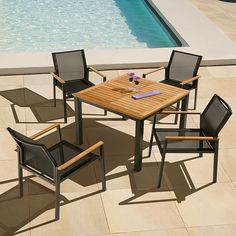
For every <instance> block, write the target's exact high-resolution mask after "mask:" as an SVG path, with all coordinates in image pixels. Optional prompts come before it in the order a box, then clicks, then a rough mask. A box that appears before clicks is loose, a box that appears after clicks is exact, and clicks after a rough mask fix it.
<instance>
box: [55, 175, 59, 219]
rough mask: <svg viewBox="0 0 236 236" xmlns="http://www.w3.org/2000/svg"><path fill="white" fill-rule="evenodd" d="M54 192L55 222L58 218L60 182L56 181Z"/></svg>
mask: <svg viewBox="0 0 236 236" xmlns="http://www.w3.org/2000/svg"><path fill="white" fill-rule="evenodd" d="M55 187H56V191H55V220H59V218H60V181H59V178H57V179H56V185H55Z"/></svg>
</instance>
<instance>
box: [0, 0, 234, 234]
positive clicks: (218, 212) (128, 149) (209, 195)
mask: <svg viewBox="0 0 236 236" xmlns="http://www.w3.org/2000/svg"><path fill="white" fill-rule="evenodd" d="M193 3H194V4H196V6H197V7H199V9H201V10H202V11H203V12H205V13H206V14H207V15H208V16H209V17H211V18H212V19H213V20H214V21H215V22H216V23H217V24H219V26H220V27H221V28H222V30H224V31H225V33H226V34H228V35H229V36H230V37H231V38H232V40H234V41H235V42H236V30H235V29H236V27H235V22H236V21H235V14H234V13H235V12H236V11H235V10H236V3H235V4H233V3H229V2H224V1H214V0H208V1H203V0H202V1H197V0H193ZM221 19H222V21H221ZM230 19H231V20H232V22H231V20H230ZM233 19H234V21H233ZM228 24H231V25H232V26H233V25H234V30H233V28H231V27H230V25H228ZM143 71H144V70H136V71H135V72H136V73H137V74H141V73H142V72H143ZM125 72H126V71H105V72H104V73H105V74H106V75H107V77H108V78H112V77H115V76H117V75H119V74H122V73H125ZM199 74H200V75H201V76H202V77H201V79H200V82H199V97H198V110H199V111H201V110H202V109H203V108H204V107H205V105H206V104H207V102H208V101H209V99H210V98H211V97H212V95H213V94H214V93H217V94H219V95H220V96H222V97H223V98H224V99H225V100H226V101H227V102H228V103H229V104H230V106H231V107H232V109H233V111H236V93H235V91H236V66H224V67H204V68H200V71H199ZM162 76H163V74H162V73H161V72H160V73H158V74H156V75H155V76H154V75H153V76H150V78H151V79H161V78H162ZM92 80H93V81H96V82H98V80H95V76H94V75H92ZM0 88H1V89H0V95H1V96H0V114H1V115H0V235H13V234H18V235H32V236H35V235H43V234H48V235H63V236H64V235H79V236H80V235H81V236H82V235H100V236H102V235H103V236H107V235H119V236H124V235H126V236H128V235H130V236H131V235H135V236H136V235H138V236H139V235H140V236H141V235H142V236H149V235H150V236H151V235H158V236H159V235H160V236H167V235H168V236H185V235H190V236H198V235H206V236H208V235H209V236H211V235H214V236H218V235H219V236H224V235H226V236H229V235H232V236H234V235H236V210H235V209H236V156H235V155H236V135H235V132H236V116H235V115H234V114H233V116H232V117H231V118H230V121H229V122H228V123H227V125H226V126H225V127H224V129H223V131H222V132H221V134H220V138H221V143H220V158H219V169H218V183H216V184H211V179H212V155H204V158H196V159H193V160H191V161H187V159H188V158H191V157H196V155H193V154H186V155H179V154H178V155H168V156H167V164H166V168H165V174H164V181H163V187H162V188H161V189H159V190H158V189H157V188H156V183H157V175H158V165H159V162H160V154H159V152H158V150H157V148H156V147H154V148H153V152H152V156H151V158H144V164H143V169H142V171H141V172H138V173H136V172H133V145H134V122H133V121H131V120H127V121H124V120H121V119H120V117H119V116H117V115H115V114H112V113H108V116H103V115H102V114H103V111H102V110H100V109H98V108H94V107H92V106H89V105H84V106H83V113H84V130H85V144H84V146H89V145H91V144H93V143H94V142H96V141H97V140H103V141H104V142H105V161H106V178H107V191H106V192H100V191H99V190H100V189H101V185H100V177H99V176H100V175H99V169H98V166H97V165H96V163H94V164H92V165H90V166H88V167H87V168H85V169H82V170H81V171H80V172H78V174H76V175H75V176H73V177H72V178H71V179H68V180H67V181H65V182H64V183H63V184H62V187H61V199H62V201H61V219H60V220H59V221H57V222H55V221H53V219H54V209H53V202H54V194H53V193H54V192H53V188H52V187H51V186H49V185H48V184H46V183H45V182H43V181H40V180H39V179H38V178H36V177H34V178H32V177H31V176H30V174H29V173H27V172H25V182H24V193H25V195H24V197H23V198H21V199H20V198H18V197H17V193H18V192H17V156H16V153H15V151H14V149H15V144H14V142H13V140H12V139H11V137H10V136H9V134H8V133H7V132H6V128H7V127H9V126H10V127H12V128H15V129H16V130H18V131H20V132H22V133H24V134H27V135H31V134H33V133H34V132H36V131H38V130H40V129H42V128H44V127H47V126H48V125H50V124H51V123H54V122H58V121H59V122H60V121H63V119H62V106H61V102H60V98H61V97H60V94H61V93H60V91H58V93H57V94H58V99H59V100H58V105H57V107H56V108H54V107H52V103H51V99H52V79H51V77H50V76H49V75H31V76H30V75H24V76H23V75H20V76H9V77H8V76H4V77H1V78H0ZM22 92H24V93H22ZM22 94H25V95H24V96H23V95H22ZM26 95H27V96H26ZM191 101H192V100H191ZM191 101H190V102H191ZM36 103H40V105H35V104H36ZM30 104H31V107H30V106H29V105H30ZM32 104H33V105H32ZM68 109H69V114H70V117H69V121H68V124H63V123H62V124H61V127H62V134H63V138H64V139H67V140H69V141H71V142H74V141H75V130H74V111H73V109H74V108H73V102H68ZM170 119H171V117H168V118H166V119H165V120H163V122H164V121H169V120H170ZM197 123H198V120H197V119H195V118H194V117H191V116H190V118H189V119H188V125H189V126H197ZM163 125H164V124H163ZM150 129H151V121H149V120H148V121H146V122H145V133H144V156H145V155H146V154H147V149H148V143H149V141H148V140H149V137H150ZM44 140H45V141H48V143H50V144H52V142H53V141H54V139H53V137H51V136H49V137H45V138H44ZM180 164H181V165H184V166H185V167H186V170H187V172H188V174H189V175H190V178H191V181H192V182H193V186H190V185H189V183H188V182H187V181H186V178H185V177H186V176H185V174H184V173H183V172H182V169H181V167H180ZM27 177H28V178H27Z"/></svg>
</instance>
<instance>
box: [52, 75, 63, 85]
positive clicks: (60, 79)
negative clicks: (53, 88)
mask: <svg viewBox="0 0 236 236" xmlns="http://www.w3.org/2000/svg"><path fill="white" fill-rule="evenodd" d="M50 74H51V75H52V77H53V78H55V79H56V80H58V81H59V82H60V83H61V84H64V83H65V81H64V80H63V79H62V78H61V77H59V76H58V75H56V74H55V73H53V72H51V73H50Z"/></svg>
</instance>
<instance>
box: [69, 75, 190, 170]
mask: <svg viewBox="0 0 236 236" xmlns="http://www.w3.org/2000/svg"><path fill="white" fill-rule="evenodd" d="M130 86H131V85H130V82H129V77H128V75H127V74H125V75H121V76H118V77H116V78H114V79H111V80H108V81H106V82H104V83H101V84H98V85H95V86H93V87H90V88H88V89H85V90H83V91H80V92H78V93H74V94H73V95H74V98H75V128H76V142H77V144H82V143H83V124H82V102H85V103H88V104H91V105H94V106H96V107H99V108H102V109H105V110H107V111H110V112H113V113H116V114H119V115H121V116H123V117H126V118H128V119H132V120H134V121H135V122H136V125H135V147H134V170H135V171H140V170H141V169H142V149H143V148H142V143H143V131H144V121H145V120H146V119H147V118H149V117H151V116H153V115H154V114H155V113H157V112H158V111H161V110H162V109H164V108H166V107H168V106H170V105H172V104H174V103H176V102H178V101H180V100H182V105H181V110H187V108H188V98H189V91H187V90H184V89H181V88H177V87H174V86H170V85H167V84H163V83H159V82H157V81H153V80H149V79H141V81H140V84H139V85H138V92H137V91H134V90H131V89H130ZM154 90H159V91H160V94H157V95H154V96H149V97H145V98H141V99H134V98H132V95H134V94H136V93H145V92H150V91H154ZM185 117H186V116H183V115H181V116H180V126H181V127H184V126H185V124H186V118H185Z"/></svg>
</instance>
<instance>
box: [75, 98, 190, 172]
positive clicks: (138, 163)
mask: <svg viewBox="0 0 236 236" xmlns="http://www.w3.org/2000/svg"><path fill="white" fill-rule="evenodd" d="M74 99H75V129H76V143H77V144H79V145H81V144H82V143H83V119H82V102H85V103H88V104H91V105H93V106H96V107H99V108H102V109H104V107H101V106H99V105H96V104H92V103H89V102H87V101H83V100H81V99H79V98H77V97H75V98H74ZM180 100H182V104H181V110H182V111H186V110H187V109H188V100H189V95H188V94H187V95H185V97H183V98H182V99H180ZM176 102H178V101H176ZM176 102H175V103H176ZM105 109H106V108H105ZM107 110H108V111H110V112H113V113H115V114H118V115H121V116H125V117H127V118H129V119H132V120H134V121H135V122H136V124H135V148H134V149H135V152H134V153H135V154H134V170H135V171H141V169H142V153H143V131H144V121H145V120H146V119H147V118H149V117H145V119H142V120H137V119H134V118H132V117H129V116H126V115H124V114H120V113H118V112H116V111H113V110H109V109H107ZM153 115H154V114H152V115H151V116H153ZM186 119H187V118H186V116H185V115H184V114H181V115H180V123H179V126H180V128H184V127H186Z"/></svg>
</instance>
